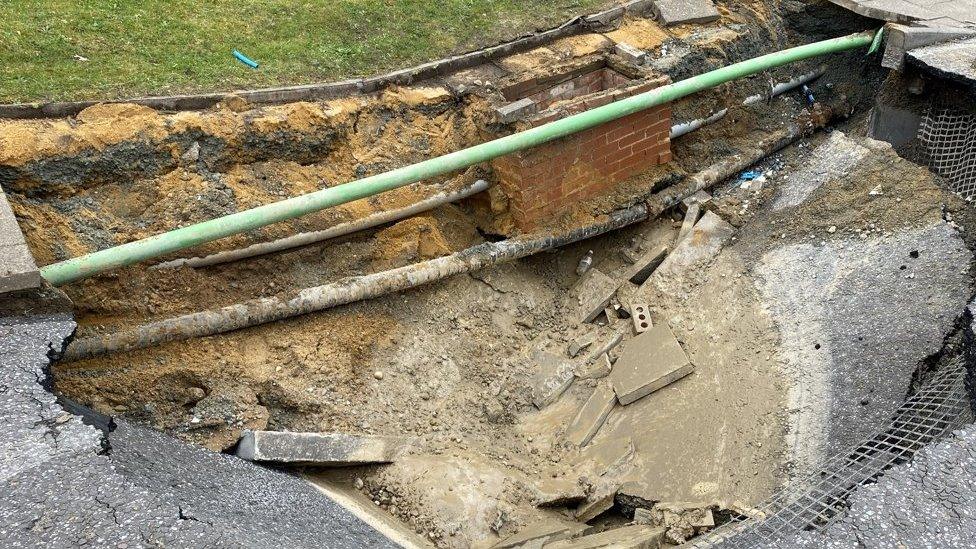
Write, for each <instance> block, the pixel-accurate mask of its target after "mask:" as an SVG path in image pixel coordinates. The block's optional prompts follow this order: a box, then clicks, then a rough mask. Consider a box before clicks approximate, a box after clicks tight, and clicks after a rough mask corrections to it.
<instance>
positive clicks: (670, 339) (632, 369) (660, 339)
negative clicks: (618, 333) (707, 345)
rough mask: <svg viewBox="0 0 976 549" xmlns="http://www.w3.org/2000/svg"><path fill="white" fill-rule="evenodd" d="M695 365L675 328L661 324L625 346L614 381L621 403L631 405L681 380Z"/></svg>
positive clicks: (615, 367) (612, 373)
mask: <svg viewBox="0 0 976 549" xmlns="http://www.w3.org/2000/svg"><path fill="white" fill-rule="evenodd" d="M694 368H695V367H694V365H692V364H691V362H689V360H688V357H687V356H686V355H685V352H684V350H683V349H682V348H681V344H679V343H678V340H677V339H675V337H674V334H673V333H671V329H670V328H669V327H668V326H667V325H666V324H661V325H658V326H654V327H652V328H651V329H649V330H648V331H647V332H644V333H643V334H640V335H639V336H637V337H635V338H634V339H631V340H629V341H628V342H627V343H626V344H625V345H624V347H623V351H622V352H621V354H620V358H619V359H617V362H616V364H615V365H614V368H613V372H611V373H610V380H611V381H612V382H613V389H614V391H615V392H616V393H617V398H618V399H619V400H620V403H621V404H623V405H627V404H630V403H632V402H635V401H636V400H638V399H640V398H643V397H645V396H647V395H649V394H651V393H653V392H654V391H657V390H659V389H661V388H663V387H665V386H667V385H669V384H671V383H673V382H675V381H677V380H679V379H681V378H682V377H684V376H686V375H688V374H690V373H691V372H692V371H693V370H694Z"/></svg>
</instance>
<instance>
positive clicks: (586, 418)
mask: <svg viewBox="0 0 976 549" xmlns="http://www.w3.org/2000/svg"><path fill="white" fill-rule="evenodd" d="M604 356H605V355H604ZM616 404H617V395H616V394H615V393H614V392H613V387H612V386H611V385H610V383H607V382H603V383H599V384H598V385H597V386H596V388H595V389H593V394H591V395H590V398H588V399H586V402H585V403H583V406H582V407H581V408H580V410H579V412H577V413H576V417H574V418H573V422H572V423H571V424H570V425H569V428H568V429H567V430H566V440H568V441H569V442H571V443H572V444H575V445H576V446H577V447H583V446H586V445H587V444H588V443H589V442H590V441H591V440H593V437H594V436H596V433H597V432H598V431H599V430H600V427H603V424H604V423H606V421H607V417H608V416H609V415H610V411H611V410H613V407H614V406H615V405H616Z"/></svg>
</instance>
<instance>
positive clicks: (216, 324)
mask: <svg viewBox="0 0 976 549" xmlns="http://www.w3.org/2000/svg"><path fill="white" fill-rule="evenodd" d="M803 132H804V130H803V128H801V127H799V126H793V127H790V128H787V129H783V130H779V131H776V132H774V133H772V134H769V135H768V136H767V137H766V138H765V139H761V140H760V141H759V142H758V143H756V144H755V145H754V146H753V147H751V148H749V149H747V150H744V151H742V152H741V153H739V154H736V155H733V156H730V157H727V158H725V159H723V160H721V161H719V162H717V163H715V164H713V165H711V166H709V167H708V168H706V169H705V170H702V171H700V172H698V173H696V174H694V175H693V176H691V177H688V178H687V179H686V180H685V181H683V182H682V183H680V184H678V185H674V186H672V187H669V188H667V189H665V190H663V191H660V192H658V193H656V194H654V195H651V196H650V197H649V198H648V199H647V201H646V202H642V203H639V204H637V205H634V206H631V207H629V208H625V209H622V210H617V211H614V212H611V213H610V214H609V215H608V216H607V219H605V220H601V221H599V222H597V223H594V224H592V225H587V226H585V227H580V228H577V229H573V230H570V231H568V232H564V233H560V234H555V235H553V234H531V235H525V236H522V237H519V238H513V239H509V240H503V241H501V242H486V243H484V244H479V245H477V246H474V247H472V248H468V249H466V250H463V251H460V252H457V253H454V254H451V255H448V256H444V257H439V258H437V259H431V260H429V261H424V262H422V263H417V264H414V265H407V266H405V267H400V268H397V269H393V270H390V271H384V272H381V273H373V274H368V275H364V276H356V277H351V278H346V279H343V280H340V281H337V282H333V283H330V284H325V285H322V286H315V287H311V288H305V289H302V290H295V291H290V292H286V293H283V294H281V295H277V296H273V297H265V298H260V299H252V300H250V301H245V302H242V303H237V304H234V305H228V306H226V307H221V308H219V309H211V310H208V311H200V312H196V313H190V314H186V315H182V316H178V317H173V318H166V319H163V320H157V321H154V322H150V323H148V324H144V325H142V326H138V327H136V328H133V329H127V330H122V331H119V332H114V333H109V334H102V335H94V336H90V337H85V338H79V339H76V340H74V341H73V342H72V343H71V345H70V346H69V347H68V349H67V351H66V352H65V354H64V356H63V357H62V360H63V361H65V362H72V361H77V360H84V359H87V358H92V357H96V356H100V355H104V354H108V353H115V352H123V351H132V350H136V349H145V348H147V347H151V346H154V345H161V344H163V343H167V342H170V341H181V340H186V339H191V338H197V337H207V336H212V335H217V334H222V333H226V332H232V331H235V330H241V329H244V328H249V327H252V326H259V325H261V324H267V323H269V322H275V321H278V320H283V319H286V318H291V317H296V316H300V315H304V314H308V313H313V312H318V311H324V310H327V309H331V308H333V307H338V306H340V305H347V304H350V303H355V302H357V301H362V300H365V299H372V298H375V297H379V296H382V295H386V294H390V293H393V292H400V291H404V290H408V289H410V288H416V287H418V286H423V285H425V284H430V283H432V282H436V281H438V280H443V279H445V278H447V277H449V276H454V275H457V274H462V273H470V272H473V271H477V270H480V269H484V268H486V267H491V266H492V265H497V264H500V263H506V262H509V261H514V260H517V259H521V258H523V257H528V256H530V255H533V254H536V253H539V252H542V251H545V250H551V249H553V248H557V247H560V246H565V245H567V244H572V243H574V242H579V241H580V240H586V239H588V238H593V237H595V236H599V235H601V234H604V233H608V232H611V231H615V230H617V229H621V228H623V227H626V226H628V225H631V224H634V223H639V222H641V221H644V220H646V219H651V218H654V217H657V216H658V215H660V214H661V213H662V212H664V211H665V210H667V209H669V208H672V207H674V206H675V205H677V204H678V203H679V202H681V201H682V200H684V199H685V198H688V197H689V196H691V195H693V194H695V193H696V192H698V191H700V190H703V189H707V188H709V187H711V186H712V185H715V184H716V183H718V182H720V181H723V180H725V179H727V178H728V177H730V176H732V175H734V174H736V173H739V172H740V171H742V170H744V169H746V168H748V167H749V166H751V165H753V164H755V163H756V162H758V161H759V160H761V159H763V158H764V157H766V156H768V155H770V154H772V153H774V152H776V151H778V150H780V149H782V148H783V147H785V146H787V145H789V144H790V143H793V142H794V141H795V140H797V139H798V138H799V137H801V136H802V135H803V134H804V133H803Z"/></svg>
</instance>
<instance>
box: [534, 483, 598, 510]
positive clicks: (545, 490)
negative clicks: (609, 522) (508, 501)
mask: <svg viewBox="0 0 976 549" xmlns="http://www.w3.org/2000/svg"><path fill="white" fill-rule="evenodd" d="M532 492H533V493H532V503H534V504H535V506H536V507H568V506H570V505H578V504H580V503H582V502H583V501H586V490H584V488H583V485H582V484H580V482H579V479H578V478H566V477H561V478H551V477H548V478H544V479H543V480H541V481H539V482H537V483H536V484H535V485H534V486H533V487H532Z"/></svg>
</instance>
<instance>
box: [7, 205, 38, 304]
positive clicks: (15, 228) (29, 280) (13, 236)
mask: <svg viewBox="0 0 976 549" xmlns="http://www.w3.org/2000/svg"><path fill="white" fill-rule="evenodd" d="M40 285H41V273H40V271H39V270H38V269H37V264H36V263H35V262H34V256H32V255H31V253H30V249H29V248H28V247H27V243H26V241H25V240H24V234H23V233H22V232H21V230H20V225H19V224H18V223H17V218H16V217H15V216H14V212H13V210H12V209H11V208H10V203H9V202H7V196H6V194H4V192H3V190H0V294H4V293H7V292H16V291H19V290H26V289H29V288H37V287H40Z"/></svg>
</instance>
